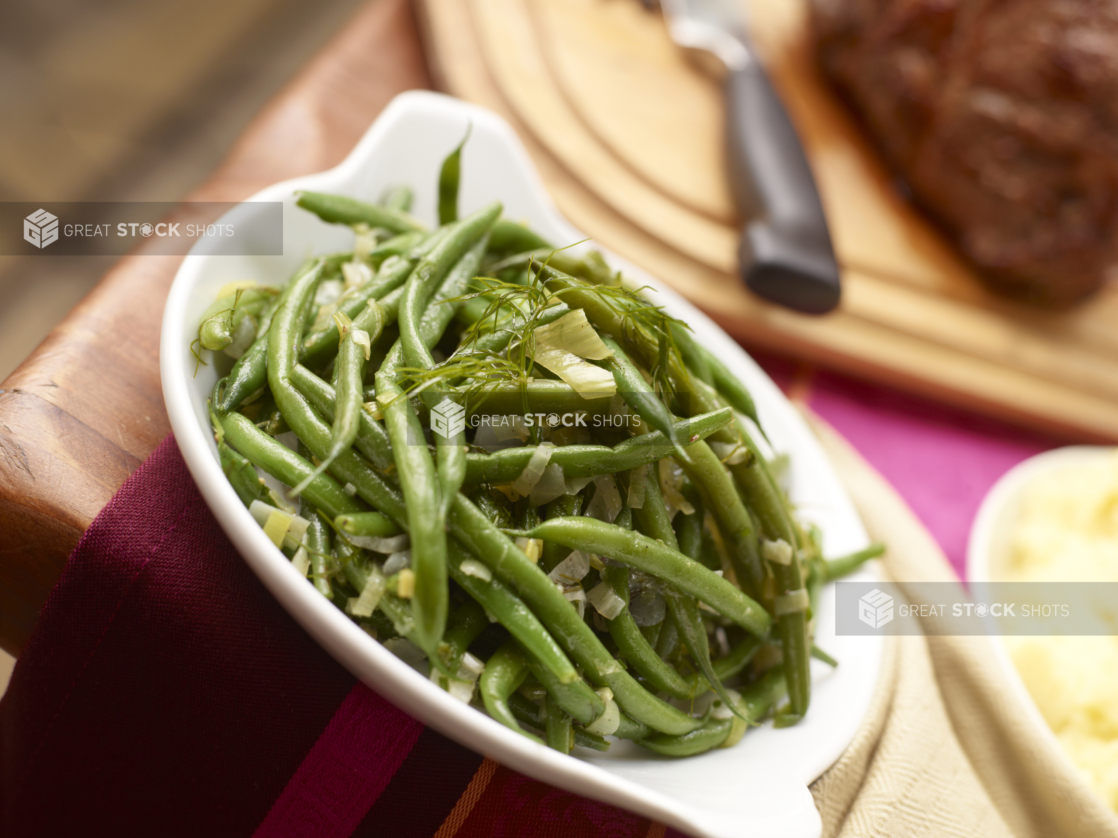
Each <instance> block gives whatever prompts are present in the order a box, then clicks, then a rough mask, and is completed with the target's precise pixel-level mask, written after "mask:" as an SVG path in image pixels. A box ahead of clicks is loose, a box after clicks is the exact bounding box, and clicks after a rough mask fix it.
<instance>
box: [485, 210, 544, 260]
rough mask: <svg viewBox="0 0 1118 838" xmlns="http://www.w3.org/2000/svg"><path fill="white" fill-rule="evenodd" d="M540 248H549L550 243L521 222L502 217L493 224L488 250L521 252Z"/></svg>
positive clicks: (494, 251)
mask: <svg viewBox="0 0 1118 838" xmlns="http://www.w3.org/2000/svg"><path fill="white" fill-rule="evenodd" d="M541 248H546V249H547V250H551V249H552V245H550V244H548V242H547V241H546V240H545V239H543V238H541V237H540V236H539V235H538V234H536V233H534V232H533V231H532V230H530V229H528V228H527V227H526V226H524V225H523V224H518V223H517V222H515V221H509V220H508V219H504V218H502V219H499V220H498V221H497V222H496V223H495V224H494V225H493V235H492V236H491V237H490V239H489V250H490V251H492V252H493V253H521V252H523V251H525V250H539V249H541Z"/></svg>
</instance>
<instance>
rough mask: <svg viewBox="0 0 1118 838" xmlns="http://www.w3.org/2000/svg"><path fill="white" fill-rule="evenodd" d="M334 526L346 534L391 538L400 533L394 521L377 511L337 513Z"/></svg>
mask: <svg viewBox="0 0 1118 838" xmlns="http://www.w3.org/2000/svg"><path fill="white" fill-rule="evenodd" d="M334 526H336V527H337V528H338V529H339V530H341V531H342V532H343V533H345V534H346V535H358V536H367V537H371V538H391V537H392V536H394V535H399V534H400V528H399V527H398V526H396V522H395V521H393V520H392V519H391V518H389V517H387V516H386V515H381V514H380V513H379V512H351V513H349V514H347V515H339V516H338V517H337V518H336V519H335V521H334Z"/></svg>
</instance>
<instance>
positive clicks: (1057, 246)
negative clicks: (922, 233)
mask: <svg viewBox="0 0 1118 838" xmlns="http://www.w3.org/2000/svg"><path fill="white" fill-rule="evenodd" d="M812 3H813V12H814V15H813V17H814V24H815V35H816V39H817V44H818V48H819V58H820V62H821V64H822V66H823V68H824V71H825V72H826V74H827V75H828V76H829V77H830V78H831V79H832V81H833V82H834V83H835V84H836V86H837V87H838V88H839V89H840V91H841V92H842V93H843V94H844V95H845V96H846V98H847V99H849V101H850V102H851V103H852V104H853V105H854V107H855V108H856V110H857V111H858V112H859V113H860V115H861V117H862V118H863V120H864V122H865V123H866V125H867V127H868V128H869V130H870V132H871V133H872V134H873V135H874V138H875V139H876V141H877V143H878V145H879V146H880V147H881V149H882V151H883V152H884V153H885V155H886V157H887V158H888V160H889V162H890V163H891V164H892V166H893V167H894V169H895V170H896V171H897V172H898V173H899V174H900V175H901V176H902V177H903V179H904V180H905V181H907V183H908V185H909V188H910V189H911V191H912V194H913V195H914V197H915V199H916V200H917V202H918V203H920V204H921V205H922V206H923V207H924V208H925V209H926V210H928V211H929V212H930V213H931V214H932V215H933V216H934V217H935V218H936V219H937V220H938V221H939V222H940V223H941V224H942V225H943V226H945V227H946V228H947V229H948V230H949V231H950V232H951V233H952V234H953V235H954V237H955V239H956V241H957V242H958V244H959V246H960V248H961V249H962V250H963V251H964V252H965V253H966V254H967V256H968V257H969V258H970V259H971V260H973V261H974V263H975V264H976V265H978V266H979V267H980V268H981V269H982V272H983V274H984V276H985V277H986V279H987V281H988V282H989V283H990V284H991V285H992V286H994V287H995V288H997V289H999V290H1002V291H1005V292H1007V293H1010V294H1012V295H1014V296H1017V297H1021V298H1025V299H1030V300H1034V301H1037V302H1044V303H1067V302H1071V301H1074V300H1077V299H1080V298H1082V297H1084V296H1086V295H1087V294H1089V293H1091V292H1092V291H1094V290H1095V289H1096V288H1098V287H1099V285H1101V284H1102V283H1103V282H1104V280H1105V279H1106V278H1107V274H1108V273H1110V272H1112V271H1115V267H1116V266H1118V0H812Z"/></svg>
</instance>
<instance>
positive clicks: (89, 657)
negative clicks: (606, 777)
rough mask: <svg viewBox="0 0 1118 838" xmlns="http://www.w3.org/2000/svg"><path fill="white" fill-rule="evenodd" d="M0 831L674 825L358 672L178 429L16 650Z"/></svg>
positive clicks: (489, 830) (109, 510) (381, 831)
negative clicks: (281, 587) (281, 596)
mask: <svg viewBox="0 0 1118 838" xmlns="http://www.w3.org/2000/svg"><path fill="white" fill-rule="evenodd" d="M0 834H2V835H5V836H9V838H17V837H18V838H22V836H61V835H75V836H78V835H80V836H86V835H112V836H133V835H136V836H140V835H142V836H155V835H160V836H176V835H183V836H224V835H254V834H255V835H260V836H265V837H266V838H277V836H288V835H290V836H295V835H298V836H307V837H308V838H344V836H349V835H355V836H373V835H380V836H400V837H401V838H404V837H405V836H417V837H418V836H425V837H426V836H436V835H437V836H438V838H451V837H452V836H459V838H472V836H479V837H480V836H516V837H517V838H531V837H532V836H541V838H542V836H564V838H581V836H587V838H590V836H594V837H595V838H646V836H664V835H665V834H667V835H676V836H678V833H676V832H675V831H674V830H665V828H664V827H663V826H662V825H660V824H655V823H651V822H650V821H648V820H647V819H646V818H642V817H639V816H637V815H634V814H632V813H629V812H626V811H623V810H621V809H617V808H615V807H612V806H608V805H605V804H602V803H598V802H594V801H590V800H587V799H585V798H582V797H579V796H577V795H573V794H569V793H567V792H563V791H559V790H557V789H555V788H552V787H550V786H548V785H546V784H543V783H539V782H537V781H535V780H531V779H528V778H527V777H524V776H523V775H521V774H518V773H516V772H514V771H510V770H508V769H506V768H504V767H502V766H499V765H497V764H496V763H494V762H493V761H491V760H488V759H484V758H483V757H482V756H481V755H479V754H476V753H473V752H472V751H469V750H467V749H466V748H463V747H461V746H460V745H457V744H455V743H454V742H452V741H450V740H448V739H446V738H445V737H443V736H441V735H440V734H438V733H436V732H434V731H433V730H430V729H428V728H425V727H423V726H422V725H421V724H420V723H419V722H417V721H415V720H414V719H412V718H411V717H410V716H408V715H407V714H405V713H404V712H402V711H401V710H399V709H398V708H396V707H394V706H393V705H391V704H389V703H388V702H387V701H385V700H384V699H382V698H381V697H380V696H378V695H377V694H376V693H375V692H373V691H372V690H370V689H368V688H367V687H365V686H364V685H363V684H360V683H358V682H357V681H356V680H355V679H354V678H353V676H352V675H350V674H349V673H348V672H347V671H346V670H345V669H343V668H342V667H341V666H340V665H339V664H338V663H336V662H335V661H334V660H333V658H331V657H330V656H329V655H328V654H327V653H326V652H324V651H323V650H322V649H321V648H320V647H319V646H318V644H317V643H315V641H314V640H312V639H311V638H310V636H309V635H307V634H306V632H304V631H303V629H302V628H300V627H299V625H298V624H297V623H296V622H295V621H294V620H293V619H292V618H291V617H289V616H288V614H287V613H286V612H285V611H284V610H283V609H282V608H281V607H280V606H279V605H278V604H277V603H276V601H275V600H274V599H273V598H272V596H271V594H270V593H269V592H268V591H267V590H266V589H265V588H264V586H263V585H262V584H261V583H260V582H259V581H258V580H257V579H256V577H255V576H254V575H253V574H252V572H251V571H250V570H249V569H248V567H247V566H246V565H245V563H244V562H243V561H242V560H241V558H240V557H239V556H238V555H237V553H236V551H235V550H234V549H233V546H232V545H231V544H230V543H229V541H228V539H227V538H226V537H225V534H224V533H223V532H222V531H221V529H220V528H219V526H218V524H217V522H216V521H215V520H214V518H213V516H212V515H211V514H210V511H209V509H208V508H207V507H206V505H205V503H204V502H203V500H202V497H201V495H199V493H198V490H197V488H196V487H195V485H194V481H193V480H192V479H191V476H190V473H189V472H188V471H187V469H186V466H185V464H184V463H183V460H182V457H181V456H180V454H179V450H178V448H177V447H176V445H175V441H174V439H173V438H171V437H168V438H167V439H166V440H164V442H163V443H162V444H161V445H160V446H159V448H158V449H156V451H155V452H154V453H153V454H152V455H151V457H150V458H149V459H148V460H147V461H146V462H145V463H144V464H143V465H142V466H141V467H140V468H139V469H138V470H137V471H136V472H135V473H134V474H133V475H132V476H131V478H129V480H128V482H127V483H125V485H124V486H123V487H122V488H121V490H120V491H119V492H118V493H117V495H116V496H115V497H114V498H113V499H112V501H111V502H110V503H109V504H108V506H106V507H105V509H104V510H103V511H102V512H101V514H100V515H99V516H98V517H97V519H96V520H95V521H94V522H93V524H92V526H91V527H90V528H89V530H88V531H87V532H86V533H85V535H84V537H83V538H82V540H81V542H80V543H79V544H78V546H77V548H76V549H75V550H74V553H73V555H72V556H71V557H70V560H69V562H68V563H67V565H66V568H65V570H64V571H63V573H62V577H61V579H60V580H59V582H58V585H57V587H56V588H55V589H54V591H53V593H52V594H51V597H50V599H49V601H48V602H47V604H46V606H45V607H44V609H43V612H42V615H41V617H40V619H39V622H38V624H37V626H36V629H35V632H34V635H33V636H32V638H31V641H30V643H29V644H28V646H27V648H26V649H25V650H24V652H23V654H22V655H21V656H20V658H19V660H18V662H17V663H16V667H15V671H14V672H13V673H12V680H11V684H10V686H9V688H8V692H7V694H6V695H5V696H4V699H3V701H2V702H0Z"/></svg>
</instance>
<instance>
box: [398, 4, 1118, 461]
mask: <svg viewBox="0 0 1118 838" xmlns="http://www.w3.org/2000/svg"><path fill="white" fill-rule="evenodd" d="M417 8H418V10H419V15H418V17H419V21H420V31H421V35H422V37H423V38H424V41H425V43H426V44H427V48H426V50H425V52H426V55H427V57H428V62H429V67H430V70H431V74H432V77H433V78H434V80H435V83H436V86H437V87H438V88H439V89H441V90H444V91H446V92H448V93H451V94H452V95H455V96H458V97H460V98H463V99H465V100H467V101H472V102H475V103H478V104H481V105H482V106H484V107H488V108H490V109H491V110H494V111H495V112H497V113H499V114H500V115H501V116H502V117H504V118H505V119H506V120H508V121H509V122H510V124H512V125H513V127H514V129H515V130H517V133H518V134H519V135H520V137H521V139H522V141H523V142H524V143H525V145H526V147H527V148H528V150H529V153H530V156H531V157H532V159H533V160H534V162H535V163H536V165H537V167H538V168H539V169H540V172H541V176H542V177H543V179H544V181H545V182H546V183H548V185H549V188H550V189H551V191H552V198H553V199H554V200H555V201H556V203H557V204H558V205H559V206H560V208H561V210H562V211H563V212H564V214H566V215H567V216H568V218H570V219H571V221H572V223H574V224H575V226H578V227H581V228H582V229H593V230H595V231H597V232H598V233H599V236H598V237H599V238H600V240H601V241H602V242H603V244H604V245H605V246H607V247H608V248H610V249H612V250H615V251H616V252H618V253H619V255H622V256H624V257H625V258H628V259H630V260H631V261H633V262H634V263H636V264H640V265H641V266H642V267H645V268H646V269H649V270H650V272H651V273H653V274H654V275H656V276H658V277H660V278H662V279H664V280H665V281H668V282H669V284H671V285H673V287H676V288H677V289H679V286H680V282H679V281H678V277H676V281H674V282H673V281H672V277H671V276H667V275H665V272H664V271H663V270H657V269H656V268H655V267H651V266H649V265H648V264H647V259H641V258H639V254H638V253H634V252H632V250H634V249H638V250H641V251H642V252H643V251H644V248H634V247H633V244H634V243H640V242H641V240H642V239H644V240H645V241H644V244H645V245H647V246H648V250H649V251H651V250H655V249H662V248H664V247H665V245H663V243H661V242H655V241H652V240H650V237H649V236H648V234H647V233H645V232H644V231H643V230H640V229H639V228H636V227H634V225H632V224H631V222H629V221H628V220H627V219H625V218H622V217H621V216H619V215H617V213H615V212H613V211H612V210H610V209H609V208H606V207H603V206H600V202H597V201H596V199H595V197H594V196H593V195H592V194H589V193H587V191H586V190H585V188H584V187H583V186H582V185H581V184H580V183H579V182H578V179H577V178H575V177H574V176H573V175H572V174H571V173H570V172H569V171H567V169H566V167H565V166H563V165H562V164H561V163H560V162H559V161H557V160H555V159H554V157H552V156H551V155H550V154H548V153H547V152H546V151H545V150H544V149H543V148H542V147H540V145H539V144H538V143H537V142H536V141H535V140H534V137H533V135H532V133H531V132H530V131H528V130H527V129H526V127H525V126H524V125H523V124H521V123H520V121H519V120H518V118H517V117H516V115H515V113H514V112H513V111H512V108H511V107H510V105H509V103H508V102H507V100H505V99H504V97H503V96H502V95H501V93H500V90H499V88H498V87H497V85H496V83H495V81H494V80H493V78H492V76H491V74H490V72H489V70H488V69H487V67H486V64H485V61H484V59H483V57H482V56H481V55H480V54H479V49H478V42H477V40H476V38H473V37H471V35H472V27H473V22H472V20H471V19H470V16H469V13H468V9H466V8H465V6H464V5H463V4H462V3H461V2H460V0H422V1H421V2H420V3H419V4H418V6H417ZM580 193H581V194H580ZM595 203H598V204H599V205H598V206H594V204H595ZM587 215H592V216H593V223H587V220H589V219H588V218H587ZM606 218H608V220H609V223H610V226H611V227H612V228H613V232H614V233H615V234H616V233H617V232H618V231H620V232H621V234H622V235H624V237H625V238H626V242H627V243H628V244H629V245H630V246H629V247H626V246H625V244H621V243H620V240H616V241H615V240H614V239H613V238H612V237H611V236H610V235H604V234H603V233H604V230H602V221H603V219H606ZM619 244H621V246H618V245H619ZM677 255H678V256H680V257H682V258H684V259H685V258H686V257H683V256H682V254H677ZM642 263H643V264H642ZM695 267H696V268H698V266H695ZM743 296H744V293H743ZM762 306H763V304H756V303H752V304H751V305H750V306H749V307H750V308H753V309H760V308H761V307H762ZM701 307H703V308H704V310H706V311H707V313H708V315H710V316H711V317H712V319H714V320H715V322H717V323H718V324H719V325H720V326H721V327H722V328H724V329H725V330H726V331H727V332H728V333H729V334H731V335H733V336H734V337H735V338H737V339H738V340H741V341H742V342H743V343H744V344H746V345H747V346H752V347H754V348H761V349H766V350H774V351H777V352H780V353H783V354H787V355H789V356H792V357H794V358H796V359H799V360H804V361H808V362H815V363H820V364H822V365H824V366H828V367H832V368H834V369H837V370H840V371H842V372H844V373H848V374H851V375H853V376H855V377H857V378H860V379H864V380H867V381H871V382H878V383H883V384H887V385H889V386H894V387H896V388H898V389H901V390H905V391H907V392H911V393H915V394H917V395H920V396H923V397H926V398H929V399H932V400H934V401H940V402H946V403H948V404H951V405H953V406H956V407H960V408H963V409H965V410H968V411H973V412H976V413H979V414H982V415H989V416H993V417H996V418H999V419H1002V420H1005V421H1008V422H1010V423H1012V424H1015V425H1018V426H1021V427H1024V428H1028V429H1032V430H1037V431H1040V432H1042V433H1046V434H1050V435H1052V436H1053V437H1055V438H1057V439H1061V440H1075V441H1084V442H1102V443H1105V442H1113V441H1115V440H1118V412H1116V411H1115V410H1114V407H1113V405H1112V404H1110V403H1109V402H1108V401H1107V400H1105V399H1098V398H1094V397H1092V396H1091V395H1089V394H1084V393H1079V392H1076V391H1074V390H1071V389H1069V388H1066V387H1062V386H1060V385H1059V384H1056V383H1051V382H1045V381H1040V380H1036V379H1033V378H1031V377H1028V376H1022V375H1021V374H1020V373H1019V372H1016V371H1013V370H1007V369H1005V368H1003V367H1001V366H998V365H996V364H991V363H989V362H985V361H982V360H980V359H976V358H973V357H969V356H966V355H964V354H962V353H958V352H955V351H952V350H951V349H949V348H946V347H937V346H929V345H927V344H925V343H922V342H920V341H918V340H915V339H913V338H912V337H911V336H909V335H904V334H903V333H899V332H896V331H895V330H890V329H887V328H884V327H881V325H880V324H874V323H865V322H864V321H863V322H861V323H859V326H861V327H866V326H868V327H869V328H870V329H871V330H872V331H875V332H876V333H877V334H878V335H882V334H888V335H889V339H890V340H891V341H893V342H895V345H896V346H897V347H898V352H902V353H903V354H906V355H912V354H921V355H923V356H924V357H925V358H927V357H928V356H929V355H932V356H934V357H935V363H933V364H932V366H933V367H938V368H939V369H940V374H938V375H934V376H925V377H915V378H914V377H913V376H912V375H911V374H909V373H906V372H905V371H904V370H901V369H897V368H896V367H895V366H894V365H887V364H883V363H878V362H875V361H874V360H873V353H872V352H862V353H853V352H851V351H850V348H851V347H852V346H855V345H858V343H859V341H858V340H857V337H858V336H857V335H854V336H852V335H851V333H850V329H849V327H848V326H847V325H846V324H842V325H840V326H834V325H832V326H829V327H827V328H826V329H817V328H814V327H816V326H819V325H820V324H823V323H824V322H826V321H827V320H831V321H833V320H838V319H839V318H843V319H845V320H848V321H850V322H853V321H855V320H857V318H854V317H853V316H851V315H846V314H842V313H839V314H837V315H831V316H830V317H829V318H826V319H825V320H818V321H816V320H812V319H805V318H802V317H799V316H798V315H794V314H791V313H787V312H782V311H780V310H778V309H775V308H773V307H768V306H765V308H766V309H768V310H769V313H768V315H767V316H766V315H761V314H758V313H756V312H755V313H754V314H753V315H752V316H749V317H748V319H745V320H743V319H741V318H740V317H737V318H734V319H727V317H726V316H725V315H724V314H723V313H722V312H721V310H720V309H719V308H718V307H714V306H711V305H709V303H708V304H706V305H702V306H701ZM797 321H799V322H800V323H802V324H803V325H796V324H797ZM809 329H813V330H814V331H813V333H808V334H805V332H808V330H809ZM824 332H825V333H826V337H825V338H824V337H823V333H824ZM863 337H864V336H863ZM1007 391H1008V392H1007ZM991 393H996V394H998V395H999V397H998V398H991Z"/></svg>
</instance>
